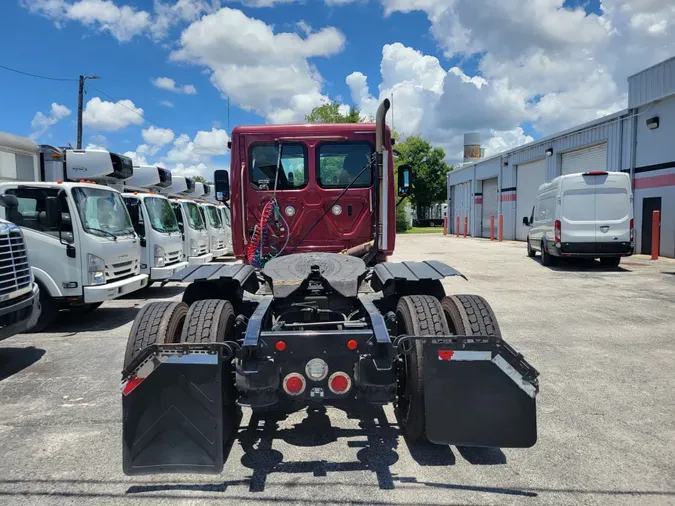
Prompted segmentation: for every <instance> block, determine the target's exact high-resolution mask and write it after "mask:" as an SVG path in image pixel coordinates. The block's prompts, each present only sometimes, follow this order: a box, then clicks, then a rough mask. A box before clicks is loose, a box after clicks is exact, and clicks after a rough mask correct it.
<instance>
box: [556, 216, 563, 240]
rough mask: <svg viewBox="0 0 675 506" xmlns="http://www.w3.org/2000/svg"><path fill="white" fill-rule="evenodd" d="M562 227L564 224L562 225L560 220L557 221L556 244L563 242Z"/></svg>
mask: <svg viewBox="0 0 675 506" xmlns="http://www.w3.org/2000/svg"><path fill="white" fill-rule="evenodd" d="M561 225H562V224H561V223H560V220H555V242H556V243H560V242H562V241H561V237H562V233H561Z"/></svg>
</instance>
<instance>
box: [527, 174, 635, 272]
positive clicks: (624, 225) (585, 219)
mask: <svg viewBox="0 0 675 506" xmlns="http://www.w3.org/2000/svg"><path fill="white" fill-rule="evenodd" d="M523 224H524V225H526V226H529V227H530V230H529V233H528V237H527V254H528V256H530V257H534V256H535V255H536V253H537V252H540V253H541V262H542V264H543V265H552V264H554V263H555V262H556V260H557V259H558V258H566V257H585V258H599V259H600V263H601V264H602V265H604V266H607V267H617V266H618V265H619V263H620V262H621V257H627V256H630V255H632V254H633V251H634V250H635V228H634V222H633V190H632V187H631V183H630V176H629V175H628V174H626V173H623V172H605V171H592V172H583V173H579V174H567V175H564V176H559V177H557V178H555V179H554V180H552V181H551V182H549V183H544V184H543V185H541V186H540V187H539V191H538V193H537V198H536V200H535V203H534V207H533V208H532V213H531V215H530V216H529V217H528V216H524V217H523Z"/></svg>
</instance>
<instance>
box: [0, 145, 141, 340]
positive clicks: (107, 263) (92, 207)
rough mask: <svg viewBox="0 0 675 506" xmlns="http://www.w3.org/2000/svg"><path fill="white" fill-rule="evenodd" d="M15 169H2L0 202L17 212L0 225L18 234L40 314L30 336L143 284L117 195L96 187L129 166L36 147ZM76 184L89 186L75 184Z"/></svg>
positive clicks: (125, 173) (7, 212)
mask: <svg viewBox="0 0 675 506" xmlns="http://www.w3.org/2000/svg"><path fill="white" fill-rule="evenodd" d="M11 137H13V136H11ZM15 139H16V138H15ZM3 140H4V141H7V140H8V139H7V137H4V138H0V151H2V147H1V146H2V145H3V142H2V141H3ZM10 141H11V139H10ZM25 141H28V142H32V141H30V140H29V139H25ZM5 144H7V143H5ZM9 144H11V142H9ZM22 156H23V155H22ZM29 164H30V165H29ZM18 165H19V161H18V160H17V163H16V166H14V167H12V165H11V164H2V166H1V167H0V171H1V172H0V174H1V175H2V178H3V179H4V181H3V182H1V183H0V194H4V195H13V196H15V197H16V198H17V201H18V207H17V208H15V209H2V210H0V212H2V216H0V218H5V219H7V220H8V221H11V222H12V223H14V224H15V225H17V226H19V227H20V228H21V230H22V232H23V235H24V238H25V242H26V246H27V249H28V253H29V255H30V259H31V268H32V272H33V276H34V278H35V281H36V283H37V284H38V286H39V288H40V304H41V306H42V313H41V315H40V318H39V320H38V323H37V325H36V326H35V329H34V330H37V331H39V330H42V329H44V328H45V327H47V326H48V325H49V324H50V323H52V322H53V321H54V319H55V318H56V316H57V314H58V311H59V310H61V309H79V310H82V309H86V310H90V309H95V308H97V307H98V306H100V305H101V304H102V303H103V302H104V301H106V300H112V299H116V298H118V297H120V296H122V295H124V294H127V293H130V292H133V291H135V290H138V289H140V288H142V287H144V286H145V285H146V284H147V282H148V276H147V275H145V274H141V272H140V245H139V240H138V237H137V236H136V233H135V231H134V228H133V226H132V224H131V219H130V217H129V213H128V212H127V210H126V207H125V205H124V202H123V200H122V196H121V194H120V193H119V192H118V191H116V190H114V189H112V188H108V187H106V186H102V185H100V184H96V183H95V182H94V181H98V182H100V183H102V184H103V183H108V182H111V181H114V180H116V179H120V178H126V177H129V175H130V174H131V173H132V171H133V167H132V164H131V159H130V158H127V157H124V156H120V155H117V154H115V153H109V152H108V151H105V150H71V149H59V148H55V147H52V146H40V147H39V148H38V146H37V145H35V151H34V152H32V153H30V156H29V157H28V158H26V159H22V160H21V166H22V170H21V171H18V170H15V169H16V167H17V166H18ZM13 169H14V170H13ZM30 169H32V171H31V170H30ZM19 177H21V178H26V179H27V180H18V178H19ZM29 178H33V179H32V180H30V179H29ZM78 180H82V181H90V182H88V183H87V182H82V183H80V182H73V181H78Z"/></svg>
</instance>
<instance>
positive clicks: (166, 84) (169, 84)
mask: <svg viewBox="0 0 675 506" xmlns="http://www.w3.org/2000/svg"><path fill="white" fill-rule="evenodd" d="M152 84H153V85H154V86H155V87H157V88H159V89H161V90H168V91H173V92H174V93H184V94H186V95H196V94H197V88H195V87H194V85H192V84H185V85H182V86H181V85H177V84H176V81H174V80H173V79H171V78H170V77H157V78H156V79H153V81H152Z"/></svg>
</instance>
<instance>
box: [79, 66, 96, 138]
mask: <svg viewBox="0 0 675 506" xmlns="http://www.w3.org/2000/svg"><path fill="white" fill-rule="evenodd" d="M87 79H100V77H98V76H95V75H91V74H90V75H88V76H87V77H84V76H80V86H79V91H78V94H77V149H82V103H83V102H84V82H85V81H86V80H87Z"/></svg>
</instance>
